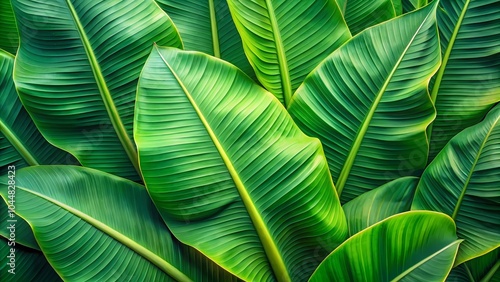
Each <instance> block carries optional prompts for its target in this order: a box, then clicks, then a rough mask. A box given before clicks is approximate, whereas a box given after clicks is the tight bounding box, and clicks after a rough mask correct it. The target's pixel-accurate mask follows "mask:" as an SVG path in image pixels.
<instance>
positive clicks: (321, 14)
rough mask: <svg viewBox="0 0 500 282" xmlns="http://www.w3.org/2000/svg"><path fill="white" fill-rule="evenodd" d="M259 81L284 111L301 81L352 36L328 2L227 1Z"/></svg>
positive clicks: (279, 0) (331, 2)
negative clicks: (275, 98)
mask: <svg viewBox="0 0 500 282" xmlns="http://www.w3.org/2000/svg"><path fill="white" fill-rule="evenodd" d="M228 4H229V8H230V10H231V14H232V15H233V19H234V21H235V23H236V27H237V28H238V31H239V33H240V35H241V39H242V41H243V48H244V49H245V53H246V55H247V57H248V60H249V61H250V63H251V64H252V66H253V67H254V70H255V73H256V75H257V78H258V79H259V81H260V82H261V83H262V85H264V87H266V88H267V89H268V90H269V91H270V92H271V93H273V94H274V95H275V96H276V97H277V98H278V99H279V100H280V101H281V102H282V103H283V104H284V105H285V106H288V104H289V103H290V99H291V97H292V94H293V92H294V91H295V89H297V87H298V86H299V85H300V83H302V81H303V80H304V78H305V77H306V75H307V74H309V72H310V71H311V70H313V69H314V68H315V67H316V66H317V65H318V64H319V63H320V62H321V61H322V60H323V59H324V58H325V57H327V56H328V55H329V54H330V53H331V52H332V51H334V50H335V49H337V48H338V47H339V46H340V45H342V44H343V43H344V42H345V41H347V40H348V39H350V37H351V35H350V32H349V30H348V28H347V25H346V23H345V21H344V19H343V17H342V13H341V11H340V9H339V7H338V5H337V4H336V3H335V1H331V0H315V1H302V0H286V1H284V0H251V1H249V0H228Z"/></svg>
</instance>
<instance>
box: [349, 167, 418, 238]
mask: <svg viewBox="0 0 500 282" xmlns="http://www.w3.org/2000/svg"><path fill="white" fill-rule="evenodd" d="M418 180H419V179H418V178H417V177H412V176H407V177H402V178H399V179H396V180H393V181H391V182H389V183H386V184H384V185H382V186H380V187H378V188H376V189H373V190H371V191H370V192H366V193H364V194H362V195H361V196H359V197H357V198H355V199H354V200H352V201H350V202H349V203H347V204H345V205H344V206H343V207H342V208H343V209H344V213H345V216H346V218H347V226H348V228H349V235H350V236H352V235H354V234H356V233H358V232H360V231H361V230H363V229H366V228H368V227H370V226H371V225H373V224H375V223H377V222H379V221H382V220H384V219H386V218H388V217H389V216H392V215H395V214H398V213H402V212H405V211H409V210H410V208H411V202H412V200H413V195H414V194H415V190H416V188H417V184H418Z"/></svg>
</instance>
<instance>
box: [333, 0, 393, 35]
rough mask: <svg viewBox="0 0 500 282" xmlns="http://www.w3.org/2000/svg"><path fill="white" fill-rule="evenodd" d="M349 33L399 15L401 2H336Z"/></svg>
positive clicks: (356, 0) (385, 0) (355, 32)
mask: <svg viewBox="0 0 500 282" xmlns="http://www.w3.org/2000/svg"><path fill="white" fill-rule="evenodd" d="M337 3H338V4H339V6H340V9H341V10H342V14H343V15H344V18H345V21H346V22H347V26H348V27H349V30H350V31H351V33H352V34H353V35H354V34H358V33H360V32H361V31H363V30H364V29H366V28H369V27H371V26H374V25H376V24H378V23H381V22H384V21H387V20H390V19H392V18H394V17H395V16H399V15H401V13H402V12H403V11H402V9H403V8H402V7H401V0H399V1H398V0H372V1H366V0H337Z"/></svg>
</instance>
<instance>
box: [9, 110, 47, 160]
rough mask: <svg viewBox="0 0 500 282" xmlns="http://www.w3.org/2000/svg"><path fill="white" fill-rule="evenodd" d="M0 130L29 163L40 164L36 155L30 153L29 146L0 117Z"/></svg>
mask: <svg viewBox="0 0 500 282" xmlns="http://www.w3.org/2000/svg"><path fill="white" fill-rule="evenodd" d="M0 132H2V133H3V134H4V136H5V138H7V140H8V141H9V143H10V144H11V145H12V147H14V149H16V151H17V152H18V153H19V155H21V157H22V158H23V159H24V160H25V161H26V163H28V165H30V166H34V165H40V163H39V162H38V161H37V159H36V158H35V156H34V155H32V154H31V153H30V151H29V150H28V148H27V147H26V146H24V144H23V142H22V141H21V140H20V139H19V138H18V137H17V135H16V134H15V133H14V131H13V130H12V129H11V128H10V127H9V126H8V125H7V124H6V123H4V121H3V120H1V119H0Z"/></svg>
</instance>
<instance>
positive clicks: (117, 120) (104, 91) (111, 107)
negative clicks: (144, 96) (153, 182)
mask: <svg viewBox="0 0 500 282" xmlns="http://www.w3.org/2000/svg"><path fill="white" fill-rule="evenodd" d="M66 3H67V4H68V8H69V10H70V12H71V16H72V17H73V20H74V21H75V24H76V27H77V29H78V32H79V33H80V36H81V37H82V38H81V39H82V43H83V46H84V48H85V52H86V53H87V57H88V59H89V62H90V66H91V68H92V73H93V74H94V77H95V79H96V83H97V86H98V87H99V92H100V93H101V98H102V101H103V102H104V106H105V107H106V111H107V112H108V115H109V118H110V120H111V124H112V125H113V128H114V129H115V132H116V135H117V136H118V139H119V140H120V142H121V144H122V146H123V149H124V150H125V152H126V153H127V156H128V157H129V159H130V162H131V163H132V165H133V166H134V168H135V170H136V171H137V173H138V174H139V175H141V172H140V169H139V164H138V163H139V162H138V157H137V152H136V150H135V145H134V143H133V142H132V140H131V139H130V138H129V136H128V133H127V130H126V129H125V126H124V125H123V122H122V120H121V117H120V115H119V113H118V110H117V109H116V106H115V104H114V101H113V97H112V96H111V93H110V92H109V89H108V86H107V85H106V81H105V79H104V76H103V75H102V71H101V67H100V66H99V62H98V61H97V58H96V56H95V54H94V51H93V50H92V46H91V45H90V42H89V39H88V37H87V34H86V33H85V30H84V29H83V26H82V24H81V22H80V19H79V18H78V14H77V13H76V11H75V8H74V7H73V4H71V2H70V1H69V0H66Z"/></svg>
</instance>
